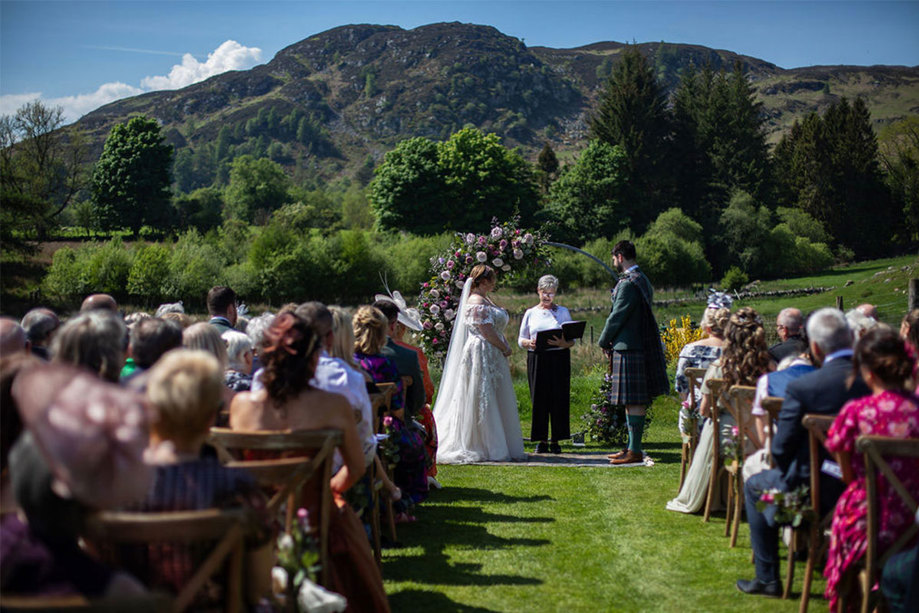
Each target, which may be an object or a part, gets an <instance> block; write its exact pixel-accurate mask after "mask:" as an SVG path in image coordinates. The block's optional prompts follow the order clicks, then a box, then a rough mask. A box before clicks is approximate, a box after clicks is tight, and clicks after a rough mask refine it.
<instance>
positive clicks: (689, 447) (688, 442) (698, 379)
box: [677, 368, 706, 492]
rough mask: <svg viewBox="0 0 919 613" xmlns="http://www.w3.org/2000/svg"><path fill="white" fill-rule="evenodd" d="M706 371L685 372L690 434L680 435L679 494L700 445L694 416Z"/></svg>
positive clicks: (698, 369) (693, 370) (699, 369)
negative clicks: (698, 391)
mask: <svg viewBox="0 0 919 613" xmlns="http://www.w3.org/2000/svg"><path fill="white" fill-rule="evenodd" d="M705 371H706V369H705V368H687V369H686V371H685V373H686V379H687V380H688V381H689V394H688V395H687V396H686V400H688V401H689V415H690V419H689V420H688V421H687V422H684V425H686V426H688V427H689V433H688V434H687V433H686V432H681V433H680V436H681V437H682V439H683V444H682V446H681V449H680V486H679V487H678V488H677V492H679V490H681V489H683V481H685V480H686V472H687V471H688V470H689V467H690V466H691V465H692V458H693V456H694V455H695V453H696V446H697V445H698V444H699V420H698V419H696V418H695V417H694V416H693V414H694V412H695V411H696V410H697V409H698V407H697V406H696V390H698V389H699V388H701V387H702V380H703V379H704V378H705Z"/></svg>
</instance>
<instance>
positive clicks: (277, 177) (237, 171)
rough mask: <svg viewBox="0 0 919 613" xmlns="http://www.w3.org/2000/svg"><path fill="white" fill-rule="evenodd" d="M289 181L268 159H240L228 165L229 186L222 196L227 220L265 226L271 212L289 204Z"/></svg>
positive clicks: (245, 157) (250, 157) (242, 157)
mask: <svg viewBox="0 0 919 613" xmlns="http://www.w3.org/2000/svg"><path fill="white" fill-rule="evenodd" d="M289 190H290V179H289V178H288V177H287V175H286V174H284V169H283V168H281V166H280V165H279V164H277V163H276V162H272V161H271V160H269V159H268V158H258V159H256V158H254V157H252V156H251V155H242V156H239V157H238V158H236V159H235V160H233V163H232V164H231V165H230V184H229V185H227V188H226V190H225V192H224V200H226V207H225V208H224V216H225V217H226V218H227V219H240V220H243V221H248V222H256V223H265V222H266V221H267V220H268V217H269V215H270V214H271V211H273V210H275V209H278V208H280V207H281V206H283V205H285V204H287V203H288V202H290V194H289Z"/></svg>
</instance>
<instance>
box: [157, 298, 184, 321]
mask: <svg viewBox="0 0 919 613" xmlns="http://www.w3.org/2000/svg"><path fill="white" fill-rule="evenodd" d="M166 313H180V314H182V315H184V314H185V307H184V306H183V305H182V301H181V300H179V301H178V302H164V303H163V304H161V305H159V306H158V307H156V312H155V313H154V314H153V316H154V317H162V316H163V315H165V314H166Z"/></svg>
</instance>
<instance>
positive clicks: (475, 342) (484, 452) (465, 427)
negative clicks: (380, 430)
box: [433, 280, 526, 464]
mask: <svg viewBox="0 0 919 613" xmlns="http://www.w3.org/2000/svg"><path fill="white" fill-rule="evenodd" d="M470 287H471V282H470V281H468V280H467V281H466V285H465V287H464V288H463V295H462V298H461V299H460V305H459V309H458V310H457V315H456V321H455V322H454V326H453V333H452V336H451V337H450V347H449V349H448V351H447V360H446V363H445V365H444V371H443V376H442V377H441V380H440V387H439V389H438V391H437V398H436V401H435V403H434V408H433V412H434V420H435V421H436V422H437V432H438V443H437V463H438V464H467V463H470V462H482V461H501V460H522V459H525V458H526V453H525V452H524V450H523V435H522V433H521V430H520V417H519V415H518V414H517V396H516V395H515V394H514V383H513V381H512V380H511V371H510V367H509V366H508V363H507V358H505V357H504V356H503V355H502V354H501V351H500V350H499V349H498V348H497V347H495V346H494V345H492V344H491V343H489V342H488V341H487V340H485V337H483V336H482V333H481V331H480V329H479V326H481V325H484V324H492V325H493V326H494V329H495V331H496V332H498V334H500V335H503V334H504V329H505V328H506V327H507V320H508V317H507V311H505V310H504V309H502V308H500V307H497V306H494V305H490V304H467V298H468V297H469V290H470Z"/></svg>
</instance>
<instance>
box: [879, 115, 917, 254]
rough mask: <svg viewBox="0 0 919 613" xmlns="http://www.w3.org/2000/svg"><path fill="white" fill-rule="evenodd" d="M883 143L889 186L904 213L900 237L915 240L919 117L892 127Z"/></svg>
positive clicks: (889, 128) (882, 154)
mask: <svg viewBox="0 0 919 613" xmlns="http://www.w3.org/2000/svg"><path fill="white" fill-rule="evenodd" d="M880 141H881V142H880V150H881V163H882V164H883V166H884V170H886V172H887V177H886V182H887V187H888V188H889V189H890V192H891V195H892V196H893V197H894V199H895V201H896V202H897V204H898V206H900V207H902V211H903V221H904V223H903V224H902V226H901V227H900V228H898V229H897V235H898V236H899V238H900V239H901V240H912V241H915V240H916V239H917V233H919V117H917V116H915V115H913V116H910V117H907V118H906V119H902V120H900V121H897V122H894V123H892V124H890V125H889V126H887V127H886V128H884V130H883V131H882V132H881V136H880Z"/></svg>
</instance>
